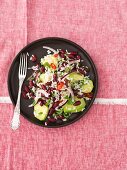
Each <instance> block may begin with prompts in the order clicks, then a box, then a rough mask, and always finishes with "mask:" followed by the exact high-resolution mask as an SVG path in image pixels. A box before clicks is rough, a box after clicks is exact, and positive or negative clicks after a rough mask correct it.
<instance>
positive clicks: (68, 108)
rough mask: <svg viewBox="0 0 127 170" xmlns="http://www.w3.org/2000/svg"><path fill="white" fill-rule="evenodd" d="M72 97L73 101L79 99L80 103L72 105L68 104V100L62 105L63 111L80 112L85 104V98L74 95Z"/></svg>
mask: <svg viewBox="0 0 127 170" xmlns="http://www.w3.org/2000/svg"><path fill="white" fill-rule="evenodd" d="M74 99H75V102H76V101H80V102H81V103H80V105H78V106H74V105H73V104H69V102H67V103H66V104H65V105H64V106H63V110H64V113H75V112H80V111H82V110H84V108H85V106H86V102H85V100H84V99H83V98H82V99H79V98H77V97H76V96H75V97H74Z"/></svg>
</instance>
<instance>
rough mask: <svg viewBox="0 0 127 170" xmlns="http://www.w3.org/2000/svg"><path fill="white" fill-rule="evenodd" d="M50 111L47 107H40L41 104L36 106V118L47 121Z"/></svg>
mask: <svg viewBox="0 0 127 170" xmlns="http://www.w3.org/2000/svg"><path fill="white" fill-rule="evenodd" d="M48 111H49V109H48V107H47V106H46V105H43V106H40V105H39V104H36V105H35V106H34V116H35V117H36V118H37V119H39V120H41V121H43V120H45V119H46V117H47V115H48Z"/></svg>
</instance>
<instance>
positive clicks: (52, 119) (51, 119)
mask: <svg viewBox="0 0 127 170" xmlns="http://www.w3.org/2000/svg"><path fill="white" fill-rule="evenodd" d="M48 120H49V121H50V122H55V121H56V119H54V118H51V117H50V118H48Z"/></svg>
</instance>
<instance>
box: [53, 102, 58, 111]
mask: <svg viewBox="0 0 127 170" xmlns="http://www.w3.org/2000/svg"><path fill="white" fill-rule="evenodd" d="M58 105H59V101H57V102H55V103H53V106H52V107H53V108H54V109H55V108H56V107H57V106H58Z"/></svg>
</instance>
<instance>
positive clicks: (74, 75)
mask: <svg viewBox="0 0 127 170" xmlns="http://www.w3.org/2000/svg"><path fill="white" fill-rule="evenodd" d="M83 78H84V75H83V74H80V73H77V72H73V73H70V74H69V75H68V79H69V80H71V82H76V81H80V80H83Z"/></svg>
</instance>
